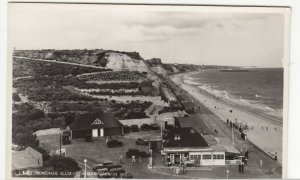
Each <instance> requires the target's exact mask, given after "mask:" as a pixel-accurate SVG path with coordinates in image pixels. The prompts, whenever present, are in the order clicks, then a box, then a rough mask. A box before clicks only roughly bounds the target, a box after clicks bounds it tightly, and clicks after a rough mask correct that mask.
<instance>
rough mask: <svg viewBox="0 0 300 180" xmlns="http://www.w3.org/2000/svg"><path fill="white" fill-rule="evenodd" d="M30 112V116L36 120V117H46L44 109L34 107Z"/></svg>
mask: <svg viewBox="0 0 300 180" xmlns="http://www.w3.org/2000/svg"><path fill="white" fill-rule="evenodd" d="M29 113H30V114H29V118H30V119H31V120H35V119H39V118H42V117H44V111H42V110H39V109H32V110H30V112H29Z"/></svg>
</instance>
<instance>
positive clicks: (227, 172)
mask: <svg viewBox="0 0 300 180" xmlns="http://www.w3.org/2000/svg"><path fill="white" fill-rule="evenodd" d="M226 174H227V176H226V177H227V179H228V175H229V170H227V171H226Z"/></svg>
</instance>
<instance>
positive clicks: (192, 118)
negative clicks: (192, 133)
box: [175, 114, 211, 134]
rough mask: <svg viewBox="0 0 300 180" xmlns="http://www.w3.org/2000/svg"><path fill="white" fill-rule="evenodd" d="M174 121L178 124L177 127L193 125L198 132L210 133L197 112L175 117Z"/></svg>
mask: <svg viewBox="0 0 300 180" xmlns="http://www.w3.org/2000/svg"><path fill="white" fill-rule="evenodd" d="M175 121H176V123H177V124H178V127H181V128H184V127H193V128H194V129H196V131H198V132H199V133H204V134H211V130H210V129H209V128H208V127H207V125H206V124H205V122H204V120H203V119H202V118H201V116H200V115H198V114H189V115H188V117H176V118H175Z"/></svg>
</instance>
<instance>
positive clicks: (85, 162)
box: [83, 159, 87, 178]
mask: <svg viewBox="0 0 300 180" xmlns="http://www.w3.org/2000/svg"><path fill="white" fill-rule="evenodd" d="M83 162H84V178H86V162H87V160H86V159H84V160H83Z"/></svg>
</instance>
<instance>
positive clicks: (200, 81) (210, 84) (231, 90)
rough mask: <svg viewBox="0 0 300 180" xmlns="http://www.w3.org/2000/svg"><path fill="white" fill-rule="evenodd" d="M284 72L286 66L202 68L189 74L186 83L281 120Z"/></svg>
mask: <svg viewBox="0 0 300 180" xmlns="http://www.w3.org/2000/svg"><path fill="white" fill-rule="evenodd" d="M283 73H284V70H283V68H254V69H247V70H245V71H231V70H226V71H222V70H203V71H201V72H199V73H195V74H191V75H189V76H188V77H186V79H185V82H188V83H190V84H192V85H195V86H197V87H199V88H201V89H202V90H205V91H207V92H208V93H210V94H213V95H214V96H217V97H220V98H222V99H224V100H226V101H229V102H231V103H235V104H238V105H240V106H243V107H246V108H251V109H252V110H255V111H256V112H258V113H262V114H264V115H267V116H269V117H274V118H276V119H279V120H280V119H281V121H282V112H283V85H284V82H283V80H284V78H283V76H284V74H283Z"/></svg>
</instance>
